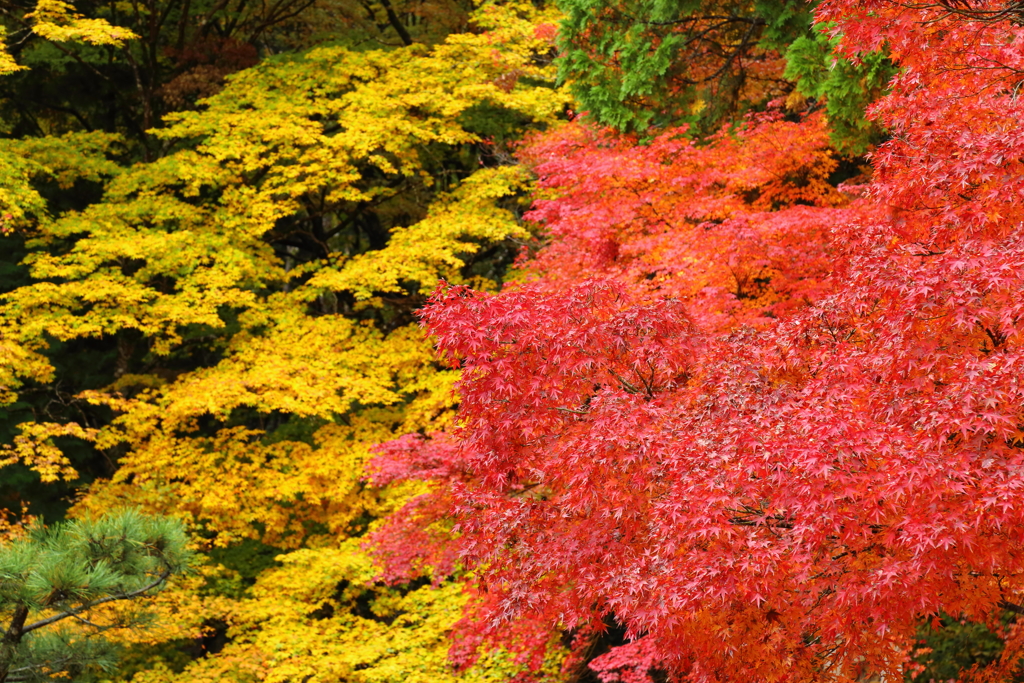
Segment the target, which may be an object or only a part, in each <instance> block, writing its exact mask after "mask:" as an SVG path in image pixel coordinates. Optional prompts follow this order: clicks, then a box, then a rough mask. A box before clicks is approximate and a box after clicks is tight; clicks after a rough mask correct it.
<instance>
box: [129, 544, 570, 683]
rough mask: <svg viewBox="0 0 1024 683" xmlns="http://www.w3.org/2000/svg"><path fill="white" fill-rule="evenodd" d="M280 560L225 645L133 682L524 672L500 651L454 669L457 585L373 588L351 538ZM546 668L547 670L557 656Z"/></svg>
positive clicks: (276, 681) (377, 679)
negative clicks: (451, 638) (451, 639)
mask: <svg viewBox="0 0 1024 683" xmlns="http://www.w3.org/2000/svg"><path fill="white" fill-rule="evenodd" d="M277 559H278V561H279V563H280V566H279V567H277V568H274V569H270V570H268V571H265V572H264V573H263V574H261V575H260V577H259V578H258V580H257V582H256V585H255V586H253V588H252V589H251V591H250V595H249V596H248V597H247V598H244V599H243V600H240V601H239V602H238V603H237V604H236V605H235V606H234V608H233V609H232V610H231V611H230V612H229V613H228V614H227V615H225V616H226V620H227V622H228V623H229V626H230V628H229V632H228V633H229V636H230V638H231V642H230V643H229V644H228V645H227V646H226V647H225V648H224V650H223V651H222V652H220V653H219V654H218V655H217V656H216V657H206V658H204V659H201V660H198V661H197V662H195V663H193V664H192V665H190V666H189V667H188V668H186V669H185V671H184V672H182V673H180V674H174V673H173V672H171V671H170V670H169V669H166V668H163V669H154V670H151V671H147V672H143V673H141V674H138V675H136V676H135V677H134V678H133V679H132V680H133V682H134V683H178V682H181V683H184V682H185V681H188V682H189V683H205V682H210V683H213V682H215V681H217V682H220V681H225V682H237V683H243V682H249V681H264V682H265V683H285V682H286V681H310V682H311V683H312V682H314V681H351V682H353V683H457V682H460V681H464V682H466V683H484V682H485V681H507V680H510V679H512V678H513V677H514V676H515V674H516V673H519V672H520V671H521V667H520V666H519V665H517V664H516V663H515V662H514V661H513V659H512V658H511V657H509V656H507V655H503V654H502V653H500V652H496V653H492V654H491V655H490V656H489V657H485V658H484V659H483V660H482V661H481V663H480V664H478V665H476V666H475V667H473V668H471V669H469V670H467V671H464V672H456V671H455V670H453V668H452V666H451V664H450V663H449V662H448V657H447V650H448V645H449V643H448V641H447V635H448V633H449V632H450V630H451V628H452V626H453V625H454V623H455V622H456V621H457V620H458V619H459V617H460V616H461V610H462V607H463V605H464V604H465V602H466V599H467V597H466V595H465V594H464V593H463V592H462V588H461V587H460V586H459V585H458V584H454V583H448V584H445V585H442V586H440V587H432V586H429V585H427V586H422V587H418V588H416V587H410V588H407V589H400V588H391V587H387V586H381V585H376V584H374V583H373V576H374V573H375V569H374V567H373V565H372V564H371V562H370V561H369V559H368V558H367V557H366V555H365V554H364V553H363V552H362V551H361V550H360V548H359V541H358V540H357V539H348V540H346V541H344V542H342V543H341V544H339V545H337V546H335V547H333V548H319V549H315V550H312V549H306V550H297V551H295V552H291V553H288V554H285V555H281V556H279V557H278V558H277ZM550 668H551V671H550V674H552V675H554V674H555V672H556V671H557V662H552V664H551V667H550Z"/></svg>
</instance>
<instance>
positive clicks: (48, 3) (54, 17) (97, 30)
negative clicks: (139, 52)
mask: <svg viewBox="0 0 1024 683" xmlns="http://www.w3.org/2000/svg"><path fill="white" fill-rule="evenodd" d="M25 18H26V19H30V20H32V21H33V23H34V26H33V27H32V30H33V31H34V32H35V33H36V34H37V35H39V36H40V37H42V38H45V39H46V40H52V41H54V42H58V43H64V42H68V41H81V42H83V43H90V44H92V45H114V46H118V47H120V46H121V45H123V44H124V41H126V40H132V39H135V38H138V36H137V35H135V34H134V33H132V32H131V31H130V30H128V29H126V28H122V27H120V26H113V25H111V24H110V23H109V22H107V21H105V20H103V19H93V18H88V17H84V16H82V15H81V14H78V13H77V12H75V8H74V7H73V6H71V5H70V4H68V3H66V2H62V0H39V1H38V2H37V3H36V8H35V11H34V12H31V13H29V14H27V15H26V16H25Z"/></svg>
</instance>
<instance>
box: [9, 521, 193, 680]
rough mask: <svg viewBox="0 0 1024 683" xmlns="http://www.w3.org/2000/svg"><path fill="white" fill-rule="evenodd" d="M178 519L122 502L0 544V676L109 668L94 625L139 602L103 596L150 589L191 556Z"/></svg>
mask: <svg viewBox="0 0 1024 683" xmlns="http://www.w3.org/2000/svg"><path fill="white" fill-rule="evenodd" d="M186 544H187V537H186V535H185V532H184V530H183V527H182V525H181V523H180V522H178V521H177V520H173V519H169V518H162V517H148V516H145V515H141V514H139V513H137V512H134V511H131V510H125V511H122V512H118V513H115V514H111V515H108V516H106V517H104V518H102V519H99V520H92V519H83V520H75V521H71V522H66V523H63V524H58V525H54V526H52V527H49V528H46V527H43V526H41V525H40V526H36V527H34V528H33V529H32V530H31V531H30V532H29V533H28V534H27V535H26V536H25V537H24V538H19V539H16V540H13V541H9V542H7V543H2V544H0V619H2V622H0V623H2V627H0V628H2V629H3V631H2V634H0V683H5V682H9V681H32V680H43V679H48V678H50V677H52V676H53V675H54V674H55V673H58V672H66V673H67V674H68V675H70V676H72V678H74V677H75V676H77V675H79V674H80V673H81V672H83V671H85V670H87V669H90V668H96V667H99V668H109V667H110V665H111V664H112V663H113V661H114V655H115V652H114V647H113V646H112V645H111V644H110V643H109V642H107V641H106V639H105V638H104V637H103V634H104V633H105V632H107V631H110V630H111V629H117V628H127V627H131V626H137V625H139V624H140V623H141V622H142V621H143V620H144V618H145V611H144V610H140V609H137V606H134V607H133V608H132V609H123V608H121V607H122V606H121V605H117V606H116V607H117V608H115V605H112V604H111V603H119V602H121V601H135V600H138V599H139V598H142V597H144V596H147V595H151V594H152V593H153V592H155V591H157V590H159V589H160V588H161V587H162V586H163V585H164V584H165V583H166V582H167V580H168V579H169V578H170V577H171V576H173V575H174V574H178V573H181V572H184V571H185V570H186V569H187V567H188V565H189V559H190V555H191V553H190V551H189V550H188V549H187V547H186Z"/></svg>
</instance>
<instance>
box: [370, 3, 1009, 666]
mask: <svg viewBox="0 0 1024 683" xmlns="http://www.w3.org/2000/svg"><path fill="white" fill-rule="evenodd" d="M1015 8H1016V5H1015V4H1013V3H1010V4H1005V3H997V2H978V3H974V2H972V3H948V4H939V3H936V4H934V5H929V4H923V5H913V6H911V5H905V4H901V3H896V2H888V1H885V0H877V1H873V2H868V3H853V2H845V1H842V0H833V1H829V2H823V3H821V4H820V5H819V6H818V7H817V10H816V20H817V21H818V22H820V25H821V26H822V27H823V29H824V30H826V31H827V32H828V35H829V36H830V38H829V40H830V41H831V42H832V43H833V44H834V45H835V46H836V49H837V51H838V55H839V56H842V57H844V58H847V59H850V60H852V61H853V62H854V63H856V62H857V61H858V60H861V59H862V58H864V57H865V56H868V55H874V54H877V52H878V50H879V49H881V48H882V47H883V46H884V47H885V48H886V50H887V52H888V56H889V59H891V60H892V62H893V63H894V64H895V65H896V66H897V67H898V72H897V73H896V75H895V77H894V78H893V79H892V81H891V82H890V84H889V91H888V92H887V93H886V94H885V95H884V96H883V97H882V98H881V99H879V100H878V101H877V102H876V103H875V104H873V105H872V106H871V108H870V110H869V114H870V115H871V116H872V117H873V118H874V119H875V120H876V121H877V122H878V123H880V124H881V125H882V126H884V128H885V129H886V130H887V131H888V135H889V140H888V141H887V142H885V143H884V144H882V145H881V146H880V147H879V148H878V150H877V151H876V152H875V153H874V154H873V156H872V168H871V171H872V176H871V179H870V182H867V183H866V184H865V183H864V180H863V179H860V180H858V179H852V180H851V181H850V182H847V183H846V184H844V185H840V186H839V187H838V188H836V187H833V186H832V185H831V184H830V183H829V182H827V181H828V180H829V179H830V174H831V173H832V171H833V169H834V168H835V165H834V164H835V162H834V161H832V160H831V159H832V153H830V152H829V149H828V144H827V136H825V135H824V134H823V132H822V131H823V128H822V127H821V120H820V119H819V118H818V115H817V114H810V115H806V116H803V117H801V120H800V121H799V122H793V121H792V120H787V119H782V118H774V119H773V118H772V116H770V115H767V116H764V115H761V116H754V117H750V118H748V120H747V123H745V124H744V125H743V126H741V127H740V129H739V130H738V131H735V132H728V131H724V132H722V133H721V134H720V135H718V136H716V137H713V138H711V139H710V140H706V141H705V142H704V143H703V144H701V145H697V146H695V145H694V144H693V143H691V142H689V141H688V140H687V131H686V130H685V129H676V130H671V129H670V130H666V131H664V132H659V134H658V135H657V136H656V137H654V138H653V140H650V141H648V143H647V144H645V145H643V146H640V147H637V146H636V143H635V141H634V140H633V139H631V138H629V137H622V136H620V135H617V134H615V133H611V132H602V131H595V130H594V129H592V128H590V127H589V126H588V124H587V123H586V122H583V123H579V122H577V123H573V124H569V125H567V126H564V127H562V128H559V129H556V130H554V131H553V132H551V133H548V134H544V135H542V136H539V137H536V138H534V139H533V140H532V141H531V142H530V143H529V144H528V145H527V147H526V148H525V150H524V151H523V152H522V154H523V158H524V160H526V161H527V162H528V163H530V164H531V165H532V167H533V168H534V169H535V172H536V173H537V174H538V176H539V178H540V185H541V187H542V190H541V192H540V195H539V200H538V201H537V202H536V204H535V208H534V210H533V213H532V214H531V215H532V216H533V218H534V219H536V220H539V221H540V222H541V223H542V225H543V226H544V227H545V229H546V230H547V232H548V235H549V236H550V243H549V244H547V245H546V246H544V247H543V248H542V249H540V251H539V252H538V253H537V254H536V255H534V256H533V257H532V258H530V259H529V260H527V261H525V262H523V263H522V264H521V266H522V268H523V269H524V273H526V274H528V275H527V277H525V278H524V279H523V280H522V281H521V282H519V283H518V284H515V285H512V286H506V288H505V290H504V291H503V292H501V293H500V294H497V295H494V294H487V293H480V292H473V291H470V290H468V289H466V288H465V287H461V286H457V287H451V286H442V287H441V288H439V290H438V291H437V292H435V294H434V297H433V298H432V300H431V303H430V304H429V305H428V306H427V307H426V308H425V309H424V311H423V312H422V316H423V320H424V323H425V325H426V327H427V329H428V330H429V331H430V333H431V334H433V335H434V336H435V337H436V339H437V343H438V348H439V350H440V353H441V356H442V358H443V359H446V360H447V361H448V362H450V363H451V364H452V365H453V366H455V367H461V368H462V372H463V374H462V378H461V379H460V380H459V382H458V384H457V391H458V395H459V398H460V409H459V415H460V421H459V424H458V427H457V428H455V429H453V430H451V431H450V432H449V433H448V434H444V435H440V434H439V435H433V436H431V437H424V436H411V437H407V438H405V439H403V440H401V441H397V442H394V443H393V444H391V445H386V446H385V447H383V448H382V450H381V454H380V455H379V456H378V458H377V459H376V461H375V462H374V464H373V466H374V467H375V468H376V470H377V472H378V475H377V476H378V477H379V478H380V480H382V481H390V480H394V479H403V478H404V479H417V478H420V479H433V480H435V481H436V482H437V485H436V487H435V489H434V491H433V492H432V493H431V494H428V496H427V497H425V498H422V499H419V500H417V501H415V502H414V503H412V504H411V507H410V508H409V510H410V511H409V513H407V514H404V515H402V516H399V517H398V518H396V520H395V521H394V522H393V524H392V525H391V526H390V527H389V528H387V529H385V530H383V531H381V532H379V543H380V547H381V554H382V556H383V557H385V558H391V557H392V556H393V555H394V554H395V551H396V549H397V548H400V547H402V546H401V541H400V539H401V540H404V542H405V543H406V545H407V547H414V548H416V554H415V555H414V556H415V557H417V558H418V559H417V561H418V562H420V563H424V564H433V565H435V566H439V565H440V564H441V563H442V562H444V561H445V558H446V557H448V556H450V555H452V553H453V552H458V553H460V554H461V556H462V557H463V558H464V560H465V561H468V562H469V563H470V564H471V565H472V566H474V567H476V568H477V571H478V572H479V576H480V578H479V582H480V586H481V590H482V591H483V597H482V598H481V600H480V601H479V602H478V604H479V607H478V612H477V616H476V618H477V619H479V620H481V621H484V623H487V624H489V625H490V628H491V634H492V635H493V636H495V637H497V638H499V639H500V638H501V634H502V632H503V630H504V629H507V628H508V627H507V626H506V625H505V624H506V623H507V622H508V621H509V620H512V621H513V622H515V621H517V620H518V621H520V622H529V621H534V622H536V621H541V622H547V623H550V624H558V625H560V626H561V627H562V628H570V629H577V632H578V633H579V634H584V635H585V634H586V632H587V630H588V629H590V630H594V629H596V630H599V631H600V630H603V629H605V628H606V623H607V622H608V620H609V619H613V620H614V621H613V622H612V623H617V624H620V625H621V626H623V627H624V628H625V629H626V637H627V640H629V641H631V642H628V643H627V644H624V645H622V646H621V647H619V648H615V649H612V650H611V651H610V652H608V653H607V654H605V655H602V656H600V657H598V658H597V659H596V660H594V661H593V662H592V663H591V668H592V669H594V670H595V671H597V672H598V673H599V675H600V676H601V680H603V681H617V680H622V681H641V680H650V679H649V674H651V673H652V672H653V671H654V670H661V671H662V672H663V673H667V674H668V675H669V677H670V678H673V679H674V678H676V677H687V678H688V679H689V680H697V681H784V680H785V681H790V680H792V681H797V680H800V681H806V680H830V681H835V680H850V681H853V680H863V679H864V677H865V676H869V675H881V676H883V677H888V676H901V675H904V674H907V673H909V672H910V671H911V670H912V669H913V667H914V662H913V661H912V659H911V658H912V656H913V655H914V654H915V648H916V645H917V628H918V624H919V623H920V621H921V620H922V619H925V618H929V617H935V616H937V615H939V614H942V613H948V614H952V615H956V616H957V617H961V618H965V619H972V620H976V621H981V622H985V623H988V624H990V625H993V626H995V625H997V624H998V623H999V619H1000V615H1001V614H1002V613H1003V612H1004V610H1007V609H1009V610H1011V611H1013V612H1021V611H1022V607H1021V602H1022V597H1024V596H1022V591H1024V573H1022V572H1024V542H1022V541H1024V537H1022V536H1021V534H1020V529H1021V528H1022V524H1024V506H1022V505H1021V502H1020V501H1021V494H1022V491H1024V469H1022V468H1024V449H1022V445H1024V414H1022V406H1024V386H1022V384H1021V379H1020V378H1021V376H1022V374H1021V372H1022V369H1024V349H1022V346H1021V340H1022V337H1021V332H1022V330H1024V328H1022V326H1024V279H1022V278H1024V222H1022V221H1024V202H1022V199H1024V173H1022V171H1024V169H1022V161H1021V160H1022V159H1024V134H1022V129H1021V127H1020V125H1019V122H1020V121H1021V120H1024V118H1022V117H1024V110H1022V107H1024V104H1022V103H1021V101H1020V99H1019V98H1018V90H1019V79H1020V76H1019V74H1020V73H1021V70H1022V68H1024V61H1022V60H1024V49H1022V48H1024V29H1022V28H1021V26H1020V24H1019V22H1018V15H1017V13H1016V11H1017V10H1016V9H1015ZM659 17H660V15H659ZM660 18H661V19H663V20H664V21H663V22H661V23H659V24H657V25H662V24H664V25H675V21H674V20H673V19H672V18H671V17H668V18H665V17H660ZM666 42H667V39H666ZM674 68H678V69H683V70H685V68H686V65H685V64H678V65H675V67H674ZM858 183H860V184H858ZM438 510H447V511H450V513H451V514H453V515H454V519H455V523H456V529H457V530H458V535H457V544H458V547H457V549H455V550H453V549H452V548H451V547H438V546H436V545H432V539H431V537H430V536H429V535H424V534H423V533H422V532H419V531H417V524H416V520H417V519H429V518H430V514H434V513H436V511H438ZM420 524H422V522H420ZM406 554H408V551H407V553H406ZM406 563H408V560H406ZM1005 635H1006V637H1007V645H1006V649H1005V650H1004V651H1003V654H1002V656H1001V658H997V660H996V661H995V662H994V663H993V664H992V665H991V666H990V667H989V668H988V669H982V670H979V671H976V672H975V673H974V674H973V675H975V676H978V677H982V678H983V679H985V680H989V679H991V680H999V679H1001V678H1002V677H1007V676H1012V675H1013V672H1014V670H1015V668H1016V666H1017V664H1018V659H1019V657H1020V654H1021V647H1022V634H1021V633H1020V632H1019V630H1018V629H1017V627H1016V626H1013V627H1011V628H1010V629H1009V631H1008V632H1006V634H1005ZM577 640H578V641H579V643H582V644H583V645H585V644H586V642H587V640H586V638H585V637H582V635H581V636H579V637H578V638H577Z"/></svg>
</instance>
